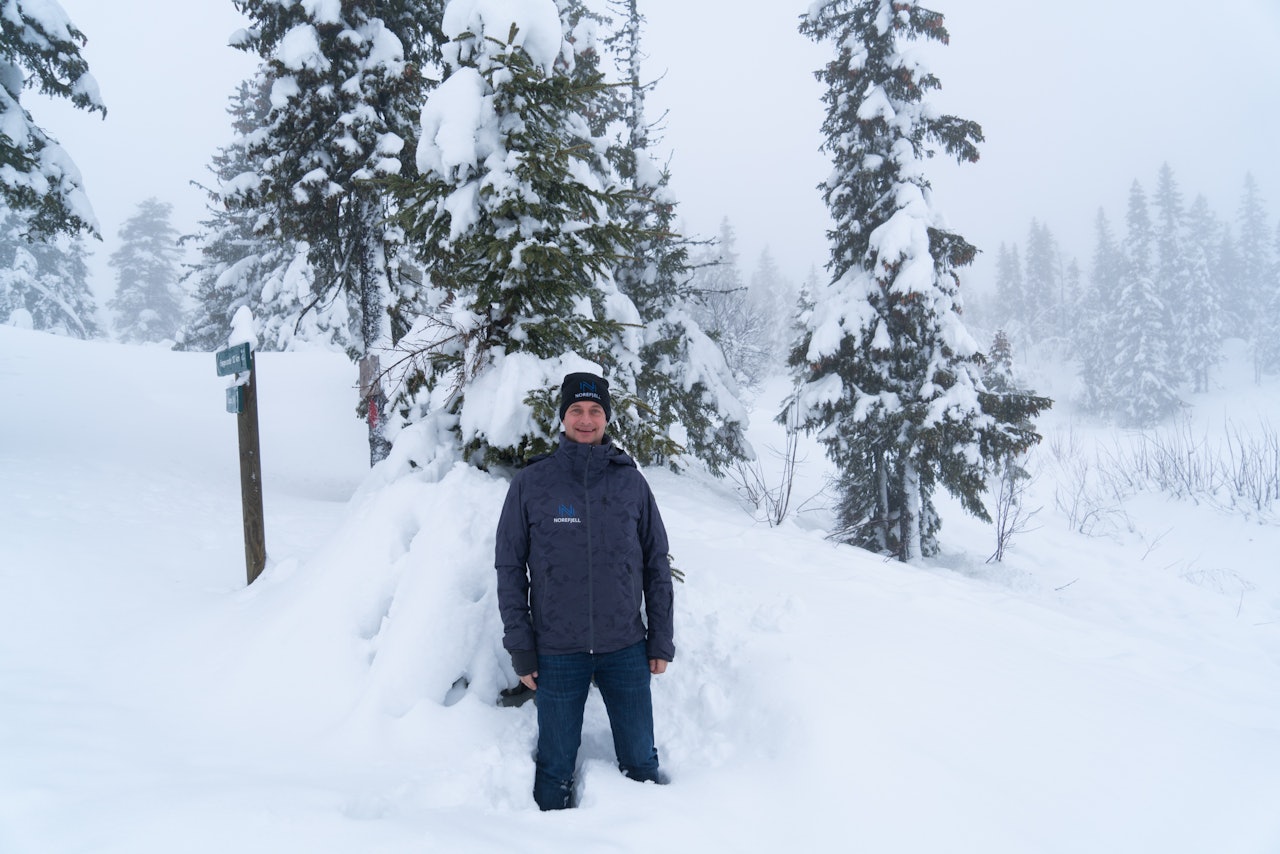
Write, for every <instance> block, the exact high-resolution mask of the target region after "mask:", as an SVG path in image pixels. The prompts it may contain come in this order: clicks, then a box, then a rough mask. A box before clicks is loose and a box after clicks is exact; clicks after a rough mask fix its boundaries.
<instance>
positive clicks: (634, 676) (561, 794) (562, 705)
mask: <svg viewBox="0 0 1280 854" xmlns="http://www.w3.org/2000/svg"><path fill="white" fill-rule="evenodd" d="M592 677H595V681H596V687H597V688H599V689H600V696H601V698H603V699H604V706H605V710H606V711H607V712H608V713H609V728H610V729H611V730H612V731H613V749H614V753H615V754H616V755H617V758H618V767H619V768H620V769H622V772H623V773H624V774H626V775H627V776H628V777H630V778H631V779H633V780H645V781H647V780H652V781H654V782H656V781H657V779H658V750H657V748H656V747H654V745H653V699H652V696H651V695H650V693H649V659H648V656H647V655H646V653H645V645H644V642H643V641H641V642H640V643H637V644H634V645H633V646H629V647H627V648H625V649H620V650H618V651H617V652H607V653H603V654H591V653H586V652H580V653H572V654H570V655H539V656H538V693H537V695H536V696H535V702H536V703H537V705H538V758H537V763H536V764H537V770H536V771H535V773H534V777H533V799H534V800H535V801H536V802H537V804H538V806H539V808H541V809H544V810H556V809H565V808H566V807H569V806H571V804H570V796H571V795H572V792H573V771H574V766H575V765H576V764H577V760H578V747H579V745H580V744H581V743H582V712H583V709H584V708H585V707H586V703H587V692H588V691H589V690H590V688H591V679H592Z"/></svg>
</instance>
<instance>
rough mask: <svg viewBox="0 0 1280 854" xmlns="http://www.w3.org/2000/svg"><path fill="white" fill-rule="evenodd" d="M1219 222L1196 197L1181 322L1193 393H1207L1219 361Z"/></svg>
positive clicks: (1188, 229)
mask: <svg viewBox="0 0 1280 854" xmlns="http://www.w3.org/2000/svg"><path fill="white" fill-rule="evenodd" d="M1220 230H1221V227H1220V226H1219V224H1218V222H1217V221H1216V219H1215V218H1214V216H1213V213H1212V212H1211V211H1210V210H1209V202H1208V200H1207V199H1205V197H1204V196H1196V198H1195V201H1193V202H1192V203H1191V210H1190V211H1189V212H1188V213H1187V220H1186V232H1185V234H1186V250H1185V252H1186V259H1187V292H1186V295H1185V301H1184V303H1183V306H1184V308H1183V310H1184V314H1183V317H1182V323H1181V327H1180V328H1181V332H1182V340H1183V344H1182V361H1183V364H1184V365H1185V366H1186V371H1187V373H1188V374H1189V375H1190V377H1191V381H1192V385H1193V388H1194V390H1195V391H1197V392H1201V391H1208V390H1209V371H1210V370H1211V369H1212V368H1213V367H1214V366H1215V365H1217V364H1218V363H1219V362H1221V361H1222V339H1223V337H1224V336H1225V329H1224V327H1223V312H1222V293H1221V284H1220V283H1221V279H1220V278H1219V276H1218V274H1217V271H1216V270H1215V268H1214V265H1213V257H1214V251H1215V247H1216V246H1217V244H1218V232H1219V231H1220Z"/></svg>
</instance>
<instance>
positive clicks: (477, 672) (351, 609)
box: [0, 327, 1280, 854]
mask: <svg viewBox="0 0 1280 854" xmlns="http://www.w3.org/2000/svg"><path fill="white" fill-rule="evenodd" d="M1229 375H1230V369H1229V368H1228V369H1227V370H1224V372H1223V376H1224V377H1226V376H1229ZM259 376H260V390H259V399H260V406H261V420H262V428H263V439H262V455H263V477H264V492H265V504H266V514H267V547H268V553H269V565H268V569H267V571H266V573H265V574H264V575H263V577H262V578H261V579H260V580H259V581H258V582H256V583H255V584H254V585H253V586H252V587H249V588H246V587H245V585H244V561H243V552H242V545H241V533H240V517H239V512H240V511H239V503H238V502H239V482H238V474H237V470H236V449H235V428H234V423H233V421H234V419H233V417H232V416H230V415H227V414H226V413H225V412H224V411H223V394H222V387H223V385H224V384H225V380H223V379H220V378H218V377H216V376H215V372H214V364H213V357H212V356H211V355H209V354H180V353H171V352H167V351H164V350H161V349H156V348H140V347H124V346H119V345H113V344H108V343H104V342H78V341H73V340H67V339H63V338H57V337H54V336H49V335H44V334H41V333H35V332H30V331H23V330H18V329H14V328H9V327H0V400H2V401H3V405H0V484H2V485H3V489H0V851H3V852H5V853H6V854H61V853H62V852H94V854H100V852H101V853H102V854H150V853H151V852H157V854H159V852H164V854H169V853H170V852H174V851H182V852H219V854H222V852H226V851H232V850H234V851H238V852H257V851H262V852H268V851H270V852H277V854H278V852H285V851H298V852H303V851H305V852H375V851H376V852H400V851H404V852H410V851H412V852H422V851H503V850H519V851H529V852H537V851H653V850H663V851H667V852H683V851H718V850H740V851H775V850H795V851H801V850H820V851H829V850H832V851H833V850H840V851H860V852H930V853H931V854H932V853H933V852H968V851H973V852H983V854H994V853H995V852H1098V851H1124V852H1146V851H1152V852H1156V851H1158V852H1161V854H1173V852H1187V854H1192V852H1196V854H1199V852H1224V853H1225V852H1241V854H1246V853H1247V854H1264V853H1265V852H1277V851H1280V810H1278V809H1277V807H1276V805H1277V804H1280V715H1278V711H1280V566H1278V563H1280V562H1278V561H1277V558H1276V555H1277V553H1280V528H1277V526H1276V524H1275V520H1274V519H1271V520H1267V519H1264V520H1263V521H1257V520H1246V519H1243V518H1240V517H1238V516H1234V515H1231V514H1228V513H1227V512H1225V511H1223V510H1221V509H1217V508H1215V507H1213V506H1210V504H1209V503H1207V502H1201V503H1199V504H1196V503H1194V502H1191V501H1188V500H1174V499H1169V498H1165V497H1163V496H1159V495H1151V494H1142V495H1138V496H1132V497H1126V498H1124V499H1123V500H1120V499H1117V500H1116V501H1115V502H1114V503H1109V504H1107V505H1106V506H1105V507H1101V506H1100V507H1099V513H1098V514H1097V515H1098V518H1099V520H1101V521H1102V522H1105V526H1103V525H1102V524H1101V523H1100V524H1099V525H1098V526H1094V527H1091V528H1090V529H1089V531H1090V535H1085V534H1082V533H1079V532H1077V531H1073V530H1072V529H1071V527H1070V526H1069V525H1068V524H1067V522H1066V520H1065V519H1064V516H1063V514H1062V513H1060V512H1057V511H1056V510H1055V508H1054V504H1055V502H1054V498H1053V496H1054V494H1055V491H1057V493H1058V494H1059V496H1062V495H1064V494H1066V493H1067V492H1069V491H1070V490H1071V488H1072V484H1073V482H1072V475H1071V474H1070V471H1071V470H1072V466H1071V460H1072V459H1076V460H1077V462H1078V461H1079V459H1082V458H1083V457H1084V455H1085V454H1087V453H1091V452H1092V451H1091V449H1092V448H1093V447H1095V446H1096V445H1098V444H1099V443H1103V444H1105V443H1108V442H1113V441H1117V439H1119V440H1123V439H1124V437H1123V436H1122V435H1120V434H1113V433H1112V432H1111V431H1109V430H1104V429H1101V428H1098V427H1095V426H1091V425H1089V424H1088V423H1086V422H1083V421H1075V422H1074V423H1073V422H1072V419H1071V415H1070V407H1069V406H1066V405H1065V404H1064V405H1060V406H1059V408H1058V410H1057V411H1056V412H1055V413H1053V414H1052V415H1051V416H1050V417H1049V418H1048V419H1047V420H1046V421H1045V425H1044V426H1045V431H1046V433H1047V434H1048V435H1049V436H1050V437H1051V440H1052V441H1047V442H1046V443H1045V446H1044V447H1043V448H1042V449H1041V459H1040V463H1039V464H1038V466H1037V470H1038V471H1039V472H1040V475H1039V479H1038V480H1037V481H1036V483H1035V485H1034V487H1033V491H1032V495H1031V496H1030V498H1029V502H1030V503H1031V504H1033V505H1035V506H1041V507H1043V509H1042V511H1041V513H1040V514H1039V515H1038V516H1037V517H1036V518H1035V520H1034V524H1035V525H1036V526H1038V527H1037V529H1036V530H1034V531H1029V532H1027V533H1025V534H1023V535H1021V536H1020V537H1019V538H1018V539H1016V540H1015V542H1014V544H1013V546H1012V548H1011V549H1010V551H1009V553H1008V555H1007V557H1006V560H1005V561H1004V563H1002V564H986V563H984V561H985V558H986V556H987V555H988V554H990V552H991V550H992V547H993V542H992V534H991V531H990V529H989V527H987V526H985V525H982V524H981V523H978V522H976V521H973V520H970V519H967V518H965V517H963V515H962V514H961V512H960V511H959V509H958V508H957V507H956V506H954V504H953V503H951V502H949V501H944V502H943V503H942V505H941V508H942V512H943V520H944V526H943V530H942V540H943V543H944V548H945V552H944V554H943V555H942V557H941V558H939V559H937V560H933V561H927V562H922V563H920V564H918V565H912V566H903V565H899V564H896V563H892V562H885V561H882V560H881V559H879V558H877V557H875V556H872V555H869V554H867V553H864V552H860V551H857V550H854V549H851V548H848V547H843V546H837V545H835V544H833V543H831V542H829V541H827V540H825V539H824V537H823V533H822V527H823V524H824V520H825V514H824V512H823V510H822V509H821V505H822V502H823V500H824V499H823V497H822V496H821V495H818V494H817V493H818V492H819V491H820V489H821V486H822V482H823V477H824V464H823V460H822V456H821V453H820V451H819V450H817V449H816V448H815V447H814V446H813V445H812V444H808V443H806V445H805V446H804V450H803V455H804V459H803V461H802V465H801V470H800V476H799V480H798V484H797V490H796V492H797V500H796V503H797V504H803V505H804V506H803V508H802V512H801V513H800V514H799V515H798V517H793V518H792V519H791V520H789V521H787V522H786V523H784V524H783V525H782V526H780V527H777V528H770V527H768V526H767V525H766V524H764V523H763V522H759V521H756V520H755V519H754V518H753V515H752V512H751V511H750V509H749V508H747V507H745V506H744V504H743V502H742V500H741V498H740V496H739V495H738V494H737V493H736V492H735V491H734V489H733V487H732V484H731V483H729V482H724V481H715V480H712V479H710V478H707V477H704V476H700V475H696V474H695V475H683V476H677V475H674V474H672V473H670V472H667V471H663V470H652V471H648V472H647V476H648V477H649V479H650V482H651V483H652V484H653V488H654V491H655V493H656V494H657V496H658V500H659V503H660V505H661V507H662V510H663V515H664V518H665V520H666V523H667V527H668V529H669V531H670V534H671V539H672V543H673V546H672V548H673V552H674V557H675V560H676V563H677V565H678V566H679V567H680V568H682V569H683V570H684V571H685V572H686V573H687V581H686V583H684V584H679V585H677V589H676V596H677V624H676V631H677V637H676V641H677V648H678V652H677V660H676V662H675V663H674V664H673V665H672V667H671V669H670V670H669V671H668V672H667V673H666V674H664V675H663V676H661V677H657V678H656V679H655V683H654V689H655V703H656V712H657V726H658V740H659V750H660V753H661V756H662V761H663V763H664V767H665V768H666V769H667V770H668V772H669V773H670V775H671V777H672V784H671V785H669V786H667V787H662V788H659V787H654V786H649V785H639V784H634V783H631V782H630V781H627V780H625V779H622V778H621V777H620V776H619V775H618V774H617V772H616V771H615V769H614V768H613V767H612V764H611V763H612V757H611V746H610V742H609V739H608V735H607V728H606V723H605V720H604V715H603V709H602V707H601V705H600V704H599V701H598V699H596V698H594V697H593V699H592V701H591V706H590V709H589V715H588V721H587V726H586V733H585V740H584V747H583V752H582V761H583V768H582V778H583V802H582V807H581V808H580V809H578V810H576V811H573V812H570V813H566V814H556V815H544V814H541V813H539V812H538V811H537V810H536V808H535V807H534V805H533V802H532V798H531V796H530V793H529V788H530V785H531V781H532V774H533V770H532V769H533V766H532V757H531V751H532V746H533V739H534V726H533V713H534V710H533V708H532V707H531V706H525V707H523V708H520V709H516V710H506V709H499V708H496V707H495V706H494V705H493V698H494V695H495V694H496V692H497V691H498V689H500V688H501V687H505V686H506V685H508V684H510V683H511V682H512V681H513V677H512V676H511V674H510V672H509V670H508V669H507V666H506V659H505V656H504V655H503V654H502V652H501V649H500V645H499V638H500V634H501V632H500V628H499V623H498V619H497V612H496V605H495V602H494V590H493V578H492V575H493V573H492V568H491V562H492V536H493V533H492V527H493V523H494V521H495V519H496V514H497V510H498V507H499V506H500V503H501V500H502V496H503V494H504V491H505V485H504V484H503V483H502V482H501V481H499V480H497V479H495V478H492V477H490V476H488V475H484V474H481V473H478V472H476V471H473V470H469V469H455V470H453V471H450V472H448V473H447V474H446V475H445V476H444V477H443V478H442V479H441V480H440V482H438V483H429V482H427V481H426V480H425V479H424V478H422V477H420V476H415V475H409V476H406V477H400V478H397V479H390V482H388V480H389V479H388V478H386V477H383V476H380V475H379V474H378V473H375V474H374V475H373V476H369V475H368V472H367V471H366V469H365V460H366V459H367V450H366V445H365V437H364V432H363V430H362V425H361V423H360V422H359V421H357V420H356V418H355V417H354V398H355V393H354V388H353V387H354V385H355V382H356V376H355V369H354V368H353V367H352V366H351V365H350V364H348V363H347V362H346V361H345V360H344V359H343V358H342V357H341V356H337V355H334V354H329V353H291V354H262V355H260V356H259ZM1239 376H1240V377H1241V382H1240V383H1239V385H1238V386H1234V385H1233V386H1232V387H1229V388H1226V389H1223V390H1221V391H1220V392H1218V393H1216V394H1215V396H1213V397H1211V398H1208V399H1204V400H1201V401H1199V402H1198V404H1197V409H1196V418H1197V419H1198V423H1203V424H1206V425H1213V424H1214V423H1220V422H1221V421H1222V419H1223V418H1224V417H1227V415H1231V416H1232V417H1235V418H1238V419H1240V420H1241V421H1245V422H1247V421H1252V420H1255V419H1257V418H1258V417H1260V416H1263V417H1267V418H1269V419H1270V420H1271V423H1273V424H1275V423H1280V395H1277V394H1276V391H1277V389H1276V386H1275V384H1274V383H1272V384H1271V385H1269V386H1266V387H1263V388H1260V389H1255V388H1253V386H1252V385H1251V383H1248V382H1245V379H1247V372H1246V371H1244V370H1242V371H1240V372H1239ZM783 389H784V386H783V384H782V383H781V382H775V383H773V384H771V385H770V386H769V387H767V388H766V389H765V390H764V391H763V392H762V394H761V396H760V400H759V402H758V404H757V413H756V421H757V422H759V423H757V424H756V425H755V426H754V427H753V428H752V438H753V441H754V443H755V445H756V447H757V449H759V450H760V451H761V454H762V459H763V460H764V461H765V462H766V464H769V465H773V464H775V463H776V461H775V460H774V459H773V457H772V456H771V454H770V452H769V448H770V447H777V446H779V445H780V444H781V441H780V440H781V437H780V436H779V435H778V433H777V430H778V428H777V427H776V426H775V425H774V424H773V423H772V414H773V412H774V410H775V408H776V401H777V400H778V399H779V398H780V396H781V394H782V391H783ZM1042 390H1050V391H1051V393H1052V391H1053V390H1052V389H1045V388H1044V387H1043V386H1042ZM1051 444H1052V445H1053V447H1054V448H1056V449H1057V451H1058V453H1057V456H1056V457H1055V456H1054V455H1053V454H1052V453H1051V452H1050V449H1049V446H1050V445H1051ZM1070 447H1078V448H1080V449H1082V450H1080V451H1079V452H1078V454H1079V456H1077V457H1073V456H1072V453H1071V452H1068V451H1067V450H1064V449H1068V448H1070ZM460 677H465V678H466V682H463V681H459V680H460ZM468 685H469V687H465V686H468Z"/></svg>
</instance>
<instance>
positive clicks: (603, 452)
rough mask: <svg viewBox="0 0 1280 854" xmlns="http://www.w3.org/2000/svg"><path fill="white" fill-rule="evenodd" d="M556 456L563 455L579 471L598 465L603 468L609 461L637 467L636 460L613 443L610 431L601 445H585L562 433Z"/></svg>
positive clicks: (593, 468)
mask: <svg viewBox="0 0 1280 854" xmlns="http://www.w3.org/2000/svg"><path fill="white" fill-rule="evenodd" d="M556 456H559V457H561V458H562V459H563V460H564V461H565V462H566V463H568V464H569V465H570V466H571V467H572V468H573V469H574V470H575V471H579V472H581V471H582V469H583V467H586V468H587V469H589V470H595V469H596V468H597V466H599V467H601V468H603V466H605V465H606V464H609V463H612V464H613V465H620V466H631V467H632V468H636V463H635V460H633V459H631V457H629V456H628V455H627V453H626V452H625V451H623V450H622V449H621V448H619V447H618V446H617V445H615V444H613V438H612V437H611V436H610V435H609V434H608V433H606V434H605V436H604V441H603V442H601V443H600V444H599V445H584V444H582V443H581V442H575V441H573V440H572V439H570V438H569V437H568V436H566V435H565V434H564V433H561V434H560V447H559V448H558V449H557V451H556Z"/></svg>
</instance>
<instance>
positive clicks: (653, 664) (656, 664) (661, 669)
mask: <svg viewBox="0 0 1280 854" xmlns="http://www.w3.org/2000/svg"><path fill="white" fill-rule="evenodd" d="M649 672H650V673H652V674H653V675H654V676H657V675H658V674H659V673H666V672H667V662H666V661H664V660H663V659H661V658H651V659H649Z"/></svg>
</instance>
